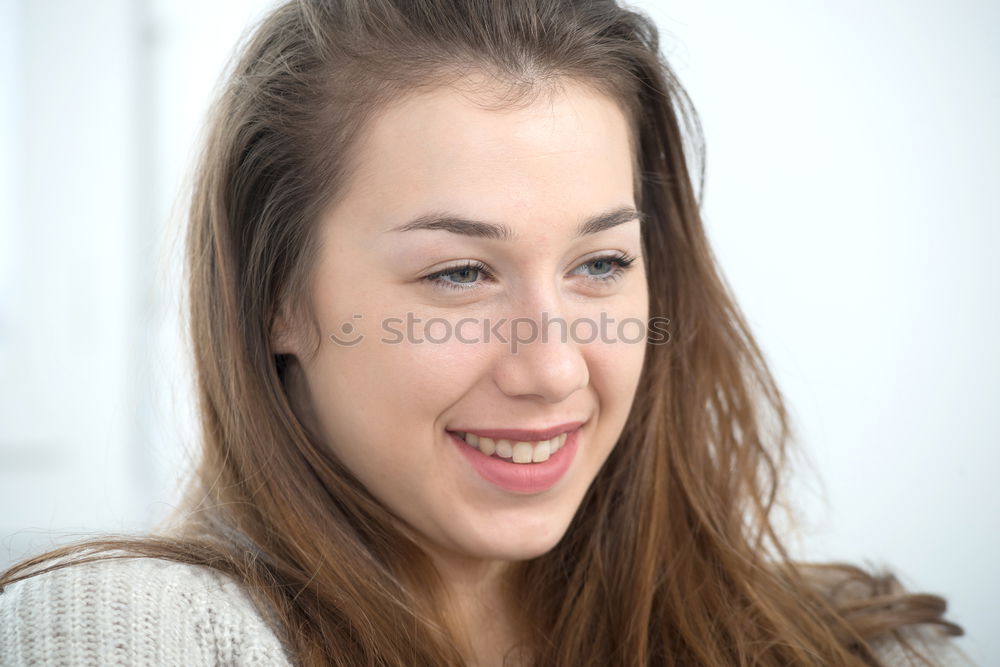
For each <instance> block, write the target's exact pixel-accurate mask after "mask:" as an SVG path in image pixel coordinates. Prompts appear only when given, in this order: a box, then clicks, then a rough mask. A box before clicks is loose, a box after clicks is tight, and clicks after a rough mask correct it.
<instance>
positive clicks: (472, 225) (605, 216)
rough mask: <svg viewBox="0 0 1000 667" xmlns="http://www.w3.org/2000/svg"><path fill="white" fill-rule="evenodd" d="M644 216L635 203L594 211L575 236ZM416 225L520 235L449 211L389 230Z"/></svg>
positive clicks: (489, 235) (505, 237) (495, 236)
mask: <svg viewBox="0 0 1000 667" xmlns="http://www.w3.org/2000/svg"><path fill="white" fill-rule="evenodd" d="M644 219H645V215H644V214H643V213H641V212H639V211H638V210H636V209H635V208H633V207H632V206H620V207H617V208H613V209H611V210H610V211H606V212H604V213H598V214H597V215H593V216H591V217H589V218H587V219H586V220H584V221H583V222H581V223H580V225H579V226H578V227H577V230H576V234H575V235H574V238H579V237H581V236H586V235H588V234H596V233H597V232H602V231H604V230H606V229H611V228H612V227H617V226H618V225H621V224H624V223H626V222H632V221H633V220H639V221H640V223H641V222H642V221H643V220H644ZM415 229H428V230H440V231H445V232H451V233H452V234H462V235H463V236H474V237H477V238H482V239H490V240H496V241H513V240H515V239H516V238H517V234H515V233H514V230H512V229H511V228H510V227H509V226H507V225H504V224H498V223H495V222H484V221H482V220H471V219H469V218H464V217H461V216H458V215H453V214H451V213H447V212H438V213H427V214H425V215H422V216H420V217H418V218H415V219H413V220H411V221H410V222H407V223H404V224H402V225H399V226H397V227H393V228H392V229H388V230H386V231H389V232H409V231H413V230H415Z"/></svg>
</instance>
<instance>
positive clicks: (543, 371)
mask: <svg viewBox="0 0 1000 667" xmlns="http://www.w3.org/2000/svg"><path fill="white" fill-rule="evenodd" d="M560 320H561V322H560ZM570 324H571V322H570V321H569V320H568V318H565V317H560V316H557V315H554V314H553V313H552V312H551V311H543V312H541V313H539V314H538V315H537V316H524V315H522V316H518V317H515V318H512V319H511V320H510V326H509V328H508V332H509V336H508V342H507V343H506V344H505V345H503V351H502V352H501V353H500V354H499V356H498V358H497V361H496V366H495V367H494V371H493V373H494V379H495V382H496V384H497V387H499V388H500V390H501V391H502V392H503V393H504V394H506V395H507V396H509V397H512V398H515V397H531V398H535V399H539V400H543V401H546V402H549V403H559V402H562V401H564V400H566V399H567V398H568V397H569V396H571V395H572V394H573V393H574V392H575V391H577V390H579V389H582V388H584V387H586V386H587V384H588V383H589V382H590V374H589V369H588V367H587V359H586V355H585V348H586V345H585V344H580V343H578V342H576V341H575V340H574V339H573V336H572V335H571V334H570Z"/></svg>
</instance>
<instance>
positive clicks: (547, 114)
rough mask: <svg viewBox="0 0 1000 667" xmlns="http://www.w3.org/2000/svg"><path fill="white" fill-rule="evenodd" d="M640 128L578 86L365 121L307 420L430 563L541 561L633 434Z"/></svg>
mask: <svg viewBox="0 0 1000 667" xmlns="http://www.w3.org/2000/svg"><path fill="white" fill-rule="evenodd" d="M627 132H628V130H627V124H626V120H625V117H624V116H623V114H622V112H621V111H620V110H619V108H618V107H617V106H616V105H615V104H614V103H613V102H612V101H611V100H610V99H608V98H606V97H604V96H601V95H599V94H597V93H594V92H591V91H590V90H589V89H587V88H584V87H582V86H580V85H578V84H576V83H573V82H567V83H566V85H565V87H564V89H563V90H562V91H560V92H558V93H555V94H554V95H553V96H547V95H544V94H543V95H540V96H539V97H538V98H537V99H536V101H534V102H533V103H532V104H531V105H529V106H527V107H523V108H520V109H517V110H504V111H495V110H485V109H484V108H482V107H480V106H477V104H476V103H475V102H474V98H472V97H469V96H466V95H464V94H463V93H462V92H460V91H459V90H458V89H456V88H450V87H449V88H440V89H437V90H434V91H433V92H427V93H420V94H419V95H417V96H412V97H408V98H406V99H405V101H401V102H398V103H397V104H395V105H393V106H391V107H389V108H387V109H386V110H385V111H384V112H383V113H382V114H381V115H380V116H379V117H377V119H375V120H374V121H373V122H372V124H371V125H370V126H369V127H368V129H367V131H366V136H365V137H364V139H363V141H362V142H361V144H360V148H359V150H360V153H359V156H360V157H359V166H358V171H357V172H356V173H355V174H354V176H353V177H352V179H353V180H352V182H351V184H350V185H349V187H348V189H347V191H346V193H345V195H344V197H343V198H342V199H340V200H339V201H338V203H337V204H336V206H335V207H334V208H332V209H331V210H329V211H328V213H327V214H326V216H325V217H324V219H323V220H322V221H321V231H320V240H321V243H322V248H321V251H320V255H319V259H318V264H317V268H316V273H315V274H314V282H313V287H312V289H313V299H312V307H313V308H314V309H315V312H316V313H317V317H318V320H319V323H320V325H321V333H322V334H323V336H324V339H323V341H322V344H321V347H320V349H319V352H318V353H317V354H316V356H315V357H312V358H301V357H300V362H301V364H302V369H303V371H304V372H303V374H302V377H303V378H304V385H305V387H306V391H307V395H308V397H309V400H310V402H311V406H310V408H311V411H312V412H313V414H314V417H313V419H314V420H315V422H314V426H313V428H315V429H317V430H318V432H319V434H320V437H322V438H323V439H324V440H325V441H326V442H327V443H328V445H329V446H330V447H331V448H332V449H333V450H334V452H335V453H336V455H337V456H338V457H339V458H340V459H341V460H342V461H343V462H344V464H345V465H346V466H347V467H348V468H349V469H350V470H351V471H352V472H353V473H354V474H355V475H356V476H357V477H358V478H359V479H360V480H361V481H362V482H363V483H364V484H365V485H366V486H367V488H368V489H370V490H371V492H372V493H373V495H374V496H376V497H377V498H378V499H379V500H380V501H381V502H382V503H384V505H386V506H387V507H388V508H389V510H390V511H392V512H393V513H394V514H396V515H397V516H398V517H400V518H402V519H403V520H404V521H405V522H406V524H408V527H410V528H413V529H415V530H416V532H417V537H418V538H419V539H420V540H421V541H423V542H424V543H425V545H426V546H428V547H429V548H430V549H431V550H432V551H433V550H436V551H437V552H438V553H439V554H448V555H451V556H456V557H460V558H465V559H469V558H472V559H488V560H491V561H494V560H503V561H507V560H523V559H528V558H532V557H535V556H538V555H540V554H542V553H544V552H546V551H548V550H549V549H551V548H552V547H553V546H554V545H555V544H556V543H557V542H558V541H559V539H560V538H561V537H562V535H563V534H564V532H565V530H566V528H567V527H568V525H569V523H570V520H571V519H572V517H573V515H574V513H575V512H576V510H577V508H578V507H579V505H580V502H581V500H582V499H583V496H584V494H585V492H586V491H587V488H588V487H589V485H590V484H591V482H592V481H593V480H594V477H595V476H596V475H597V473H598V470H599V469H600V468H601V466H602V464H603V463H604V462H605V460H606V458H607V456H608V454H609V453H610V452H611V449H612V447H614V445H615V442H616V440H617V439H618V437H619V434H620V433H621V431H622V428H623V426H624V424H625V419H626V416H627V415H628V412H629V409H630V406H631V404H632V401H633V398H634V395H635V391H636V387H637V383H638V380H639V374H640V370H641V368H642V364H643V357H644V353H645V343H644V341H645V332H644V330H643V326H644V324H645V322H646V319H647V314H648V296H647V288H646V275H645V262H644V258H643V257H642V256H641V254H640V253H641V250H642V246H641V243H640V222H639V220H638V219H637V218H636V217H635V215H634V213H630V212H629V210H630V209H632V208H633V207H634V206H635V201H634V197H633V190H632V182H633V173H632V156H631V154H630V148H629V141H628V134H627ZM609 214H610V217H609ZM414 221H416V224H412V225H409V227H410V228H408V229H407V228H406V227H407V225H408V223H412V222H414ZM470 221H478V222H470ZM588 221H589V222H590V223H591V224H590V225H589V226H587V222H588ZM495 226H503V228H505V229H506V231H507V232H508V234H506V235H505V234H503V233H501V232H500V231H498V228H497V227H495ZM581 226H583V227H582V228H581ZM401 228H403V229H401ZM508 235H509V238H508ZM619 256H625V257H626V258H634V261H633V262H632V264H631V267H630V268H622V266H621V264H620V263H619V262H618V260H617V259H615V258H616V257H619ZM470 263H471V264H472V265H473V266H472V268H465V266H466V265H467V264H470ZM516 318H521V319H520V321H518V322H516V323H512V320H515V319H516ZM559 318H561V319H562V320H563V321H564V324H565V326H562V325H559V324H558V319H559ZM630 318H631V319H630ZM553 320H555V322H553ZM545 322H548V334H547V335H546V336H545V338H543V337H542V329H543V325H544V324H545ZM532 325H534V326H532ZM456 326H457V329H456ZM533 330H534V331H535V334H536V335H534V336H532V331H533ZM595 334H596V338H595ZM278 347H279V348H280V347H281V346H280V345H279V346H278ZM279 351H291V352H297V351H298V348H295V347H294V346H286V347H285V348H284V350H282V349H279ZM580 423H582V426H580V427H579V428H578V429H577V428H576V425H578V424H580ZM503 429H527V430H540V431H546V430H550V429H554V430H555V432H564V431H570V432H571V433H570V434H569V435H568V436H567V439H566V441H565V443H563V442H562V440H563V438H562V437H560V436H558V435H557V436H555V440H552V439H551V438H550V436H551V435H552V433H551V432H550V433H534V434H532V433H520V434H519V433H506V434H504V433H495V431H498V430H503ZM573 431H575V433H574V432H573ZM454 432H458V433H472V434H475V435H478V436H479V445H478V447H473V446H472V444H469V441H468V440H472V442H475V438H474V437H473V438H469V439H467V440H463V439H461V438H460V435H453V433H454ZM491 432H494V433H492V436H493V437H492V438H487V436H489V435H491ZM501 436H506V437H501ZM541 440H547V441H548V443H547V445H543V444H540V443H539V444H536V443H537V442H538V441H541ZM505 441H509V444H504V442H505ZM518 443H522V444H518ZM524 443H527V444H524ZM559 444H562V445H563V446H562V447H561V448H560V449H557V446H558V445H559ZM507 447H510V449H509V450H508V449H507ZM491 450H493V453H492V454H489V452H490V451H491ZM546 453H548V455H549V458H548V460H545V461H537V462H535V459H543V458H545V454H546ZM507 457H511V458H507ZM526 458H527V459H530V460H531V461H532V462H515V461H523V460H524V459H526Z"/></svg>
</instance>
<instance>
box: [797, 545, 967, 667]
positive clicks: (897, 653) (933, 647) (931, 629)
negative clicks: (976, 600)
mask: <svg viewBox="0 0 1000 667" xmlns="http://www.w3.org/2000/svg"><path fill="white" fill-rule="evenodd" d="M797 569H798V571H799V572H800V573H801V574H802V575H803V576H804V577H805V578H806V580H807V581H808V582H809V583H810V584H811V585H812V586H813V587H814V588H815V589H816V590H817V591H819V593H820V594H821V595H823V596H824V597H825V598H826V599H827V600H829V601H830V602H831V603H832V604H834V605H835V606H836V607H839V608H842V609H850V608H852V606H857V605H860V604H864V603H866V602H867V601H872V599H873V598H877V597H881V596H893V595H903V594H907V593H910V592H911V591H909V590H907V589H906V588H905V587H904V586H903V585H902V584H901V583H900V582H899V580H898V579H897V578H896V577H895V576H893V575H891V574H884V575H872V574H870V573H869V572H866V571H865V570H864V569H862V568H860V567H857V566H853V565H849V564H846V563H831V564H826V563H798V564H797ZM900 638H902V639H903V640H905V641H906V642H907V643H909V644H910V645H912V646H913V647H914V648H916V649H917V650H919V651H920V652H921V653H922V654H923V655H924V656H926V657H927V658H928V659H929V660H930V661H931V664H934V665H941V666H947V667H951V666H955V667H957V666H962V667H968V666H970V665H972V666H974V665H975V662H973V661H972V659H971V658H969V656H967V655H966V654H965V653H964V652H963V651H962V650H961V649H960V648H959V647H958V646H957V644H956V642H955V640H954V639H953V635H951V634H949V633H948V632H947V630H946V629H945V628H944V627H942V626H941V625H939V624H936V623H914V624H911V625H906V626H903V627H902V628H900V629H899V630H898V636H892V635H884V636H881V637H879V638H877V639H874V640H870V642H869V643H870V644H871V645H872V648H873V649H874V650H875V654H876V657H877V658H878V659H879V661H880V662H881V663H882V664H884V665H911V664H918V663H916V662H914V661H913V659H912V658H910V657H909V655H908V653H907V652H906V651H905V649H904V648H903V645H902V643H901V642H900Z"/></svg>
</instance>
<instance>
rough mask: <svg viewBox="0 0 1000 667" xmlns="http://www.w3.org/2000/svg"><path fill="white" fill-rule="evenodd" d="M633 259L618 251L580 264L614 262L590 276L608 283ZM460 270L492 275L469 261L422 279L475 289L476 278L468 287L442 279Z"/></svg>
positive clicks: (443, 285) (446, 286) (437, 284)
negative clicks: (609, 267)
mask: <svg viewBox="0 0 1000 667" xmlns="http://www.w3.org/2000/svg"><path fill="white" fill-rule="evenodd" d="M635 259H636V258H635V256H634V255H630V254H628V253H620V252H619V253H612V254H609V255H602V256H600V257H594V258H593V259H591V260H589V261H587V262H584V263H583V264H580V266H587V265H588V264H594V263H595V262H602V261H603V262H612V263H614V264H617V265H618V268H616V269H614V270H613V271H609V272H608V273H605V274H602V275H600V276H590V279H591V280H594V281H595V282H598V283H610V282H612V281H616V280H619V279H621V278H622V276H624V275H625V272H626V271H627V270H628V269H629V268H631V267H632V264H633V263H634V262H635ZM577 268H579V267H577ZM460 271H478V272H479V273H482V274H485V275H487V276H489V277H490V278H492V277H493V274H492V273H490V270H489V267H488V266H486V265H485V264H483V263H482V262H478V261H470V262H466V263H465V264H461V265H458V266H450V267H448V268H445V269H441V270H440V271H435V272H434V273H432V274H430V275H427V276H424V278H423V279H424V280H426V281H427V282H429V283H431V284H432V285H434V286H435V287H439V288H441V289H450V290H455V291H465V290H470V289H476V285H478V284H479V282H480V281H478V280H477V281H476V282H475V283H469V286H468V287H462V286H461V285H460V284H459V283H453V282H450V281H447V280H442V278H443V277H444V276H447V275H451V274H452V273H458V272H460Z"/></svg>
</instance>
